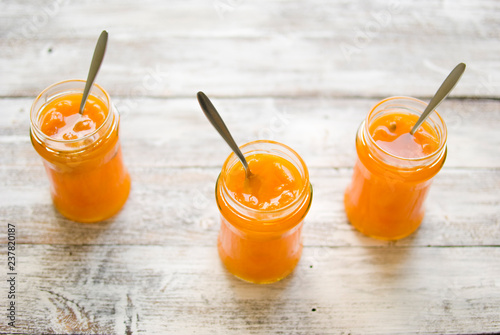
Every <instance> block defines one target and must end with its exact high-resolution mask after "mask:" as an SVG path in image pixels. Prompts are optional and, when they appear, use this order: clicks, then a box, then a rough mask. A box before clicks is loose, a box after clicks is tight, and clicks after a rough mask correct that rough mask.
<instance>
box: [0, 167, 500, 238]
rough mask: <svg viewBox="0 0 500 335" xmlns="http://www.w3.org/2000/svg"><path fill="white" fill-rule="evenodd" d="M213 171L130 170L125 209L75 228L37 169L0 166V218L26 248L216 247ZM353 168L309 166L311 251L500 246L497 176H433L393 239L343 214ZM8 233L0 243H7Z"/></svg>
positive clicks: (454, 173)
mask: <svg viewBox="0 0 500 335" xmlns="http://www.w3.org/2000/svg"><path fill="white" fill-rule="evenodd" d="M218 173H219V170H217V169H200V168H176V169H173V168H149V167H148V168H134V169H131V175H132V178H133V179H132V180H133V186H132V192H131V195H130V198H129V200H128V202H127V204H126V206H125V208H124V209H123V210H122V211H121V212H120V213H119V214H118V215H117V216H116V217H114V218H113V219H110V220H108V221H106V222H103V223H99V224H78V223H75V222H71V221H69V220H66V219H64V218H63V217H62V216H61V215H60V214H58V213H57V211H56V210H55V209H54V208H53V206H52V203H51V200H50V195H49V186H48V181H47V180H46V178H45V175H44V171H43V169H42V168H41V167H28V168H23V169H19V168H11V169H5V168H4V169H0V181H2V184H0V186H1V188H2V190H3V192H2V194H1V195H0V199H1V202H0V217H1V218H3V219H4V220H5V221H7V220H9V221H11V222H12V223H16V224H17V225H19V227H20V228H19V229H20V231H19V235H18V239H19V241H20V242H21V243H29V244H74V245H80V244H81V245H88V244H91V245H103V244H112V245H115V244H124V245H128V244H139V245H150V244H153V245H164V244H166V245H178V246H185V247H190V246H192V245H196V246H207V247H208V246H215V240H216V237H217V233H218V229H219V214H218V211H217V206H216V204H215V199H214V184H215V179H216V178H217V175H218ZM351 173H352V170H351V169H340V170H337V169H313V170H311V182H312V184H313V188H314V201H313V204H312V207H311V210H310V212H309V214H308V216H307V219H306V222H307V224H306V226H305V228H304V243H305V245H311V246H328V247H341V246H379V247H383V246H489V245H490V246H493V245H494V246H499V245H500V194H499V192H498V190H499V189H500V173H498V171H496V170H477V171H469V170H460V169H459V170H450V169H447V170H443V171H441V173H440V174H439V175H438V177H436V180H435V184H434V185H433V187H432V189H431V193H430V195H429V199H428V202H427V213H426V217H425V220H424V222H423V223H422V226H421V228H420V229H419V231H418V233H416V234H414V235H412V236H411V237H409V238H406V239H403V240H400V241H397V242H382V241H377V240H373V239H370V238H366V237H363V235H361V234H360V233H358V232H357V231H356V230H355V229H353V228H352V227H351V226H350V225H349V223H348V221H347V219H346V217H345V213H344V207H343V192H344V190H345V187H346V186H347V184H348V183H349V181H350V177H351ZM6 238H7V237H6V236H5V235H4V236H1V238H0V242H2V243H5V241H6Z"/></svg>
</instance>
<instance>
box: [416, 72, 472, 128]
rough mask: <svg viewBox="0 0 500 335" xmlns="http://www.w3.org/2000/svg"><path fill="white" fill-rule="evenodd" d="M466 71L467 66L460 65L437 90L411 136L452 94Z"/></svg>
mask: <svg viewBox="0 0 500 335" xmlns="http://www.w3.org/2000/svg"><path fill="white" fill-rule="evenodd" d="M464 71H465V64H464V63H460V64H458V65H457V66H455V68H454V69H453V71H451V72H450V74H449V75H448V77H446V79H445V80H444V81H443V83H442V84H441V86H440V87H439V89H438V90H437V92H436V94H434V97H432V99H431V101H430V102H429V104H428V105H427V108H426V109H425V110H424V112H423V113H422V115H420V118H419V119H418V120H417V123H415V125H414V126H413V128H412V129H411V131H410V134H411V135H413V134H414V133H415V132H416V131H417V129H418V127H420V125H422V123H424V121H425V119H427V116H428V115H429V114H430V113H431V112H432V111H433V110H435V109H436V108H437V106H439V104H440V103H441V101H443V100H444V99H445V98H446V97H447V96H448V94H450V92H451V90H453V88H454V87H455V85H456V84H457V83H458V81H459V80H460V77H462V74H463V73H464Z"/></svg>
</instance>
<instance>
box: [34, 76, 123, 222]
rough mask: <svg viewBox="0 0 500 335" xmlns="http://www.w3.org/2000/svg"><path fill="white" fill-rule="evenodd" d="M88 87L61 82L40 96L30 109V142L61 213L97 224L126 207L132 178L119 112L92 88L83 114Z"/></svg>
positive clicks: (101, 94) (98, 90)
mask: <svg viewBox="0 0 500 335" xmlns="http://www.w3.org/2000/svg"><path fill="white" fill-rule="evenodd" d="M84 84H85V82H84V81H66V82H62V83H58V84H55V85H52V86H50V87H49V88H47V89H46V90H45V91H43V92H42V93H41V94H40V95H39V96H38V98H37V99H36V100H35V102H34V103H33V107H32V109H31V140H32V143H33V146H34V148H35V150H36V151H37V152H38V154H39V155H40V156H41V157H42V160H43V163H44V166H45V170H46V172H47V175H48V177H49V181H50V186H51V195H52V199H53V202H54V205H55V207H56V208H57V209H58V210H59V212H60V213H61V214H63V215H64V216H66V217H67V218H69V219H71V220H74V221H79V222H97V221H101V220H105V219H107V218H109V217H111V216H113V215H114V214H116V213H117V212H118V211H119V210H120V209H121V208H122V206H123V205H124V203H125V201H126V200H127V198H128V194H129V191H130V176H129V174H128V171H127V169H126V168H125V166H124V165H123V162H122V153H121V148H120V143H119V139H118V126H119V115H118V113H117V111H116V109H115V108H114V106H113V105H112V103H111V101H110V100H109V96H108V95H107V93H106V92H105V91H104V90H102V88H100V87H99V86H97V85H94V87H93V89H92V93H91V94H90V95H89V97H88V100H87V102H86V104H85V108H84V111H83V113H82V114H80V113H79V108H80V102H81V99H82V91H83V86H84Z"/></svg>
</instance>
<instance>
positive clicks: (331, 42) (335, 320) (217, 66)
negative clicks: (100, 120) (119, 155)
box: [0, 0, 500, 335]
mask: <svg viewBox="0 0 500 335" xmlns="http://www.w3.org/2000/svg"><path fill="white" fill-rule="evenodd" d="M103 29H106V30H107V31H108V32H109V33H110V39H109V44H108V50H107V54H106V58H105V60H104V63H103V67H102V69H101V71H100V74H99V77H98V79H97V82H98V83H99V84H101V85H102V86H103V87H104V88H105V89H106V90H107V91H108V92H109V93H110V95H111V96H112V99H113V101H114V103H115V104H116V106H117V107H118V109H119V111H120V113H121V143H122V146H123V153H124V159H125V162H126V165H127V166H128V168H129V170H130V173H131V175H132V180H133V185H132V192H131V195H130V198H129V200H128V202H127V204H126V205H125V207H124V208H123V210H122V211H121V212H120V213H119V214H118V215H117V216H115V217H113V218H112V219H110V220H108V221H106V222H102V223H98V224H78V223H75V222H71V221H69V220H66V219H64V218H63V217H62V216H61V215H60V214H59V213H57V212H56V211H55V210H54V208H53V206H52V204H51V200H50V195H49V188H48V180H47V178H46V176H45V172H44V170H43V166H42V164H41V161H40V158H39V157H38V156H37V154H36V152H35V151H34V149H33V148H32V145H31V143H30V139H29V110H30V106H31V104H32V102H33V100H34V98H35V96H36V95H37V94H38V93H40V91H41V90H42V89H44V88H45V87H47V86H48V85H50V84H53V83H54V82H57V81H60V80H66V79H71V78H84V77H85V76H86V74H87V70H88V66H89V64H90V60H91V56H92V50H93V48H94V45H95V42H96V40H97V36H98V35H99V33H100V32H101V30H103ZM499 41H500V3H499V2H498V1H496V0H480V1H467V0H462V1H449V0H425V1H419V2H411V1H397V0H394V1H390V2H388V1H384V0H375V1H368V0H354V1H344V0H336V1H331V0H308V1H300V0H252V1H244V0H209V1H201V0H187V1H186V0H169V1H158V0H145V1H140V2H138V1H131V0H109V1H105V2H102V1H97V0H85V1H68V0H41V1H29V0H24V1H10V2H8V1H0V249H2V250H4V251H5V248H6V242H7V235H6V233H5V230H4V228H5V227H6V226H7V223H13V224H15V225H16V239H17V243H18V244H17V249H16V255H17V261H18V268H17V272H18V276H17V286H16V290H17V298H16V303H17V326H18V328H16V329H13V328H11V327H9V326H8V325H7V319H6V318H5V313H1V315H0V334H12V333H22V334H125V335H132V334H182V335H183V334H207V333H210V334H342V335H346V334H352V335H354V334H380V335H381V334H405V335H407V334H490V333H491V334H493V333H494V334H500V313H499V311H500V279H499V278H500V192H499V190H500V149H499V148H500V136H499V133H498V130H497V128H498V125H499V124H500V59H499V57H498V54H500V43H499ZM459 62H465V63H466V64H467V70H466V73H465V75H464V76H463V78H462V80H461V81H460V83H459V84H458V85H457V87H456V89H455V90H454V91H453V93H452V94H451V96H450V98H448V99H447V100H446V101H445V102H444V103H443V104H442V105H441V106H440V107H439V109H438V110H439V112H440V114H441V115H442V116H443V118H444V120H445V122H446V124H447V126H448V156H447V161H446V164H445V166H444V168H443V169H442V171H441V172H440V173H439V174H438V175H437V177H436V179H435V181H434V185H433V186H432V188H431V192H430V194H429V198H428V199H427V206H426V207H427V212H426V216H425V219H424V222H423V223H422V226H421V227H420V229H419V230H418V231H417V233H415V234H413V235H412V236H410V237H408V238H405V239H402V240H399V241H396V242H384V241H378V240H374V239H370V238H367V237H365V236H363V235H362V234H360V233H358V232H357V231H356V230H354V229H353V228H352V227H351V226H350V225H349V223H348V222H347V219H346V217H345V214H344V210H343V204H342V201H343V192H344V189H345V187H346V186H347V184H348V183H349V181H350V178H351V173H352V166H353V164H354V162H355V159H356V152H355V146H354V138H355V133H356V130H357V128H358V126H359V124H360V122H361V121H362V120H363V118H364V117H365V116H366V114H367V112H368V111H369V110H370V108H371V107H372V106H373V105H374V104H375V103H376V102H377V101H379V100H380V99H382V98H385V97H388V96H394V95H406V96H414V97H417V98H421V99H423V100H426V101H428V100H429V98H430V96H431V95H432V94H433V93H434V92H435V91H436V89H437V87H438V86H439V83H440V82H441V81H442V80H443V79H444V78H445V77H446V75H447V73H448V72H449V71H450V70H451V69H452V68H453V67H454V66H455V65H456V64H457V63H459ZM199 90H203V91H204V92H205V93H207V95H209V96H210V97H211V98H213V101H214V104H215V105H216V107H217V108H218V110H219V111H220V113H221V115H222V116H223V118H224V120H225V121H226V123H227V125H228V127H229V128H230V129H231V131H232V133H233V135H234V137H235V139H236V141H237V142H238V143H244V142H248V141H251V140H255V139H273V140H277V141H280V142H283V143H285V144H287V145H289V146H291V147H292V148H294V149H295V150H296V151H297V152H298V153H299V154H300V155H301V156H302V157H303V158H304V160H305V162H306V164H307V165H308V167H309V170H310V175H311V181H312V184H313V187H314V198H313V204H312V207H311V210H310V212H309V214H308V216H307V218H306V223H305V226H304V231H303V237H304V240H303V242H304V253H303V257H302V259H301V261H300V262H299V265H298V266H297V268H296V270H295V271H294V273H293V274H292V275H291V276H289V277H287V278H285V279H284V280H283V281H281V282H278V283H275V284H272V285H260V286H257V285H252V284H248V283H246V282H243V281H240V280H238V279H236V278H234V277H233V276H232V275H230V274H228V273H227V272H226V271H225V269H224V268H223V267H222V265H221V263H220V261H219V258H218V255H217V249H216V247H215V244H216V239H217V234H218V230H219V217H218V216H219V214H218V211H217V208H216V205H215V199H214V183H215V179H216V178H217V175H218V173H219V171H220V168H221V165H222V163H223V161H224V160H225V158H226V157H227V155H228V154H229V152H230V150H229V148H228V147H227V145H226V144H225V143H224V142H223V141H222V139H221V138H220V137H219V135H218V134H217V133H216V132H215V131H214V130H213V129H212V127H211V126H210V124H209V123H208V122H207V120H206V119H205V118H204V116H203V114H202V113H201V110H200V107H199V105H198V103H197V101H196V99H195V94H196V92H197V91H199ZM4 251H3V252H0V264H4V263H5V261H6V253H5V252H4ZM3 269H4V270H2V271H4V272H3V273H2V272H0V308H1V309H2V310H5V308H6V303H8V300H7V298H6V292H7V291H8V287H7V281H6V269H5V267H3Z"/></svg>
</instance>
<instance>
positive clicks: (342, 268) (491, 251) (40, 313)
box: [0, 244, 500, 334]
mask: <svg viewBox="0 0 500 335" xmlns="http://www.w3.org/2000/svg"><path fill="white" fill-rule="evenodd" d="M18 254H19V258H18V259H19V261H20V264H19V266H18V276H17V280H18V282H17V292H18V295H17V297H16V303H17V307H18V310H17V327H18V328H17V329H16V331H17V332H22V333H50V334H52V333H57V334H70V333H79V334H97V333H98V334H104V333H106V334H110V333H115V334H165V333H169V334H187V333H200V332H201V333H221V334H233V333H234V334H242V333H244V334H262V333H266V334H271V333H272V334H283V333H285V334H304V333H307V334H319V333H321V334H324V333H336V334H337V333H338V334H347V333H352V334H360V333H362V334H417V333H418V334H421V333H439V334H458V333H461V334H472V333H493V332H498V331H500V316H499V314H498V306H499V305H500V282H499V279H498V278H500V268H499V267H498V266H497V265H498V259H499V257H500V248H383V249H380V248H322V247H316V248H312V247H308V248H305V249H304V255H303V257H302V260H301V261H300V263H299V265H298V267H297V269H296V271H295V272H294V273H293V274H292V275H291V276H290V277H288V278H286V279H285V280H283V281H281V282H278V283H275V284H272V285H263V286H258V285H253V284H248V283H245V282H243V281H240V280H238V279H236V278H234V277H233V276H231V275H230V274H228V273H227V272H226V271H225V270H224V269H223V268H222V265H221V264H220V262H219V260H218V256H217V252H216V249H215V248H213V247H200V246H197V245H194V244H193V245H191V246H190V247H189V248H186V247H178V246H171V245H157V246H137V245H128V246H103V245H100V246H57V245H54V246H50V245H40V246H37V245H24V244H22V245H20V246H19V248H18ZM0 289H1V290H2V292H5V290H6V281H1V284H0ZM0 332H11V328H8V327H7V326H6V325H5V324H4V323H3V322H2V323H1V324H0Z"/></svg>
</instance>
